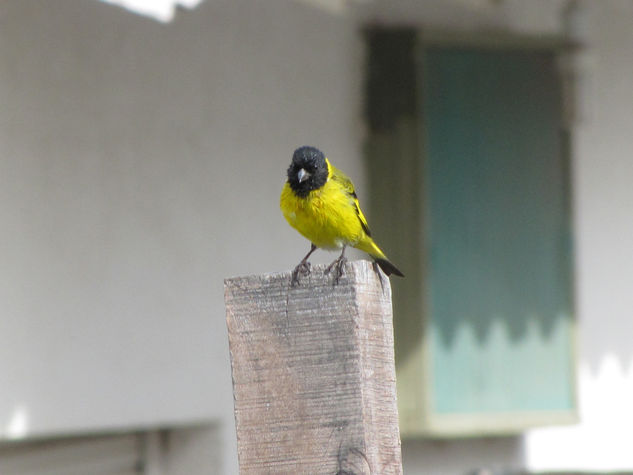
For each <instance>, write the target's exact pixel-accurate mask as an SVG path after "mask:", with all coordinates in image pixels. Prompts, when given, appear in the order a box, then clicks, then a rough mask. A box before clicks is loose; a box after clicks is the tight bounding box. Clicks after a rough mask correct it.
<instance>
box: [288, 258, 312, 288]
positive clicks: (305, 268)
mask: <svg viewBox="0 0 633 475" xmlns="http://www.w3.org/2000/svg"><path fill="white" fill-rule="evenodd" d="M310 271H311V266H310V263H309V262H308V261H305V260H304V261H301V262H299V265H298V266H297V267H295V269H294V270H293V271H292V278H291V280H290V284H291V285H292V286H293V287H294V286H295V285H299V275H310Z"/></svg>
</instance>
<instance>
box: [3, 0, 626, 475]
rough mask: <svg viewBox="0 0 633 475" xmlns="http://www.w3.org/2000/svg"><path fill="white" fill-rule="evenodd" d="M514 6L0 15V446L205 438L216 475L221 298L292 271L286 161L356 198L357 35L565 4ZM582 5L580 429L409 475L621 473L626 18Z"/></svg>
mask: <svg viewBox="0 0 633 475" xmlns="http://www.w3.org/2000/svg"><path fill="white" fill-rule="evenodd" d="M318 4H320V5H321V6H319V5H318ZM530 5H531V6H530V7H528V6H527V2H524V1H521V0H512V1H505V2H488V1H483V0H453V1H451V2H445V1H440V0H426V1H424V2H420V1H415V0H392V1H389V2H387V1H356V2H349V3H348V2H335V1H325V0H323V1H320V2H318V1H316V0H314V1H311V0H303V1H301V2H298V1H292V0H268V1H266V2H256V1H248V0H206V1H205V2H203V3H202V5H201V6H199V7H198V8H197V9H196V10H193V11H181V12H179V13H178V14H177V16H176V18H175V20H174V21H173V22H171V23H167V24H161V23H158V22H155V21H153V20H150V19H146V18H143V17H140V16H136V15H133V14H130V13H129V12H127V11H125V10H122V9H118V8H116V7H113V6H110V5H106V4H102V3H98V2H95V1H87V0H64V1H63V2H62V1H59V2H50V1H47V0H5V1H4V2H1V3H0V223H2V231H3V232H2V233H0V249H1V250H2V252H0V388H2V390H0V437H11V436H32V435H41V434H46V433H60V432H64V433H67V432H75V431H100V430H105V429H108V428H121V427H128V428H136V427H140V426H157V425H170V424H181V423H186V422H188V421H196V422H199V421H217V422H219V423H220V424H221V426H222V427H223V431H224V432H223V436H222V445H223V452H224V455H225V458H226V460H227V463H226V464H225V465H224V472H225V473H235V470H236V461H235V439H234V434H233V418H232V399H231V382H230V372H229V363H228V349H227V345H226V330H225V324H224V310H223V302H222V293H223V289H222V279H223V278H224V277H226V276H230V275H236V274H243V273H258V272H267V271H272V270H280V269H287V268H290V267H291V266H293V265H294V264H295V263H296V262H297V260H298V259H299V258H300V257H301V255H302V254H303V253H304V252H305V251H306V250H307V247H306V243H305V242H304V241H303V239H302V238H300V237H299V236H298V235H296V233H295V232H294V231H292V230H291V229H290V228H289V227H288V226H287V225H286V224H285V222H284V221H283V218H282V217H281V215H280V213H279V211H278V194H279V189H280V187H281V184H282V182H283V179H284V172H285V169H286V167H287V165H288V162H289V159H290V154H291V152H292V149H293V148H294V147H295V146H297V145H300V144H306V143H310V144H315V145H319V146H320V147H322V148H323V149H324V150H325V151H326V152H327V153H328V155H330V158H332V159H333V160H334V161H335V163H337V164H338V165H339V166H340V167H341V168H343V169H344V170H346V171H347V172H348V173H349V174H350V175H352V176H353V177H354V179H355V182H356V184H357V185H358V188H359V190H360V197H361V200H362V198H363V196H365V193H367V190H366V189H365V187H364V186H363V185H364V175H363V166H362V160H361V154H360V147H361V143H362V120H361V112H362V107H361V93H362V92H361V91H362V79H363V72H362V66H363V56H362V54H363V51H362V41H361V38H360V35H359V33H358V30H359V29H360V28H361V27H362V26H363V25H365V24H367V23H372V22H380V23H393V24H401V23H406V24H415V25H430V26H435V27H448V28H457V29H467V30H472V29H477V28H502V27H508V28H513V29H515V30H517V31H522V32H531V33H538V32H556V31H559V30H561V28H562V21H561V11H562V8H563V6H564V5H565V2H564V1H546V0H538V1H534V2H530ZM579 5H580V10H581V12H582V14H583V15H585V16H584V17H581V18H580V20H579V25H580V26H579V33H578V34H579V35H580V36H581V39H583V40H585V41H586V43H587V47H588V48H587V51H586V53H584V54H583V56H581V58H580V63H579V65H580V67H579V71H580V74H581V76H580V82H579V84H580V86H581V87H580V89H579V100H580V105H581V114H582V116H581V119H582V120H581V121H580V122H578V124H577V129H576V131H575V136H574V137H575V140H574V148H575V150H574V189H575V212H576V217H575V226H576V236H577V249H578V255H577V267H578V274H577V276H578V279H577V294H578V297H577V309H578V315H579V355H580V368H581V372H580V403H581V415H582V417H583V423H582V424H581V425H579V426H575V427H571V428H558V429H543V430H538V431H533V432H532V433H530V434H529V435H528V436H527V437H526V438H522V437H515V438H498V439H482V440H476V439H473V440H461V441H446V442H432V441H416V442H412V441H405V442H404V443H403V456H404V463H405V470H406V472H407V473H410V474H415V473H420V474H422V473H424V474H427V473H431V474H439V473H447V474H454V473H466V472H467V471H471V470H473V469H476V468H482V467H485V468H492V469H496V470H508V469H518V468H521V467H526V466H527V467H529V468H534V469H548V468H577V469H600V470H602V469H607V468H619V469H633V455H632V453H633V452H632V451H630V450H629V448H628V446H627V444H626V441H628V440H631V435H632V434H631V433H630V429H627V427H628V428H630V427H633V413H632V411H631V409H630V407H629V406H630V402H629V401H631V400H633V398H632V396H633V369H632V368H633V364H632V363H633V349H632V348H633V345H631V343H630V342H631V341H633V323H631V322H632V321H633V320H631V316H630V309H631V308H633V305H632V304H633V301H632V300H631V299H632V297H631V295H632V294H631V292H630V290H629V287H630V282H632V281H633V254H632V251H631V245H630V243H631V242H633V227H632V226H633V225H632V224H631V219H630V214H631V210H633V187H631V186H630V177H631V176H633V161H632V160H631V159H630V156H632V155H633V150H632V148H633V146H632V145H631V142H630V137H631V136H633V133H632V132H633V130H631V128H632V127H633V126H632V125H631V124H633V103H632V101H633V95H631V91H630V84H631V78H632V77H633V66H632V65H633V57H631V56H632V55H633V53H632V50H631V48H630V47H629V46H630V45H631V44H633V30H632V29H631V28H630V25H631V24H632V22H633V6H632V5H631V3H630V2H628V1H627V0H604V1H603V2H600V5H599V6H597V5H595V4H594V2H590V1H581V2H580V4H579ZM333 6H334V7H335V8H334V7H333ZM331 257H332V256H330V255H325V253H322V254H321V255H320V256H318V257H317V259H316V260H317V261H321V262H325V261H327V260H329V259H330V258H331ZM5 388H10V389H9V390H6V389H5ZM209 434H210V433H208V434H207V435H201V436H200V437H198V438H197V439H196V440H197V441H198V443H196V444H193V445H192V446H193V447H197V449H196V453H200V452H199V451H200V448H199V445H200V442H201V441H203V440H215V439H214V438H213V437H212V436H211V435H209ZM552 447H554V448H555V449H556V450H552ZM588 448H591V450H589V449H588ZM180 453H186V450H184V451H182V452H180ZM182 463H187V462H185V461H184V459H183V462H182ZM191 473H192V475H193V472H191ZM200 473H210V472H208V471H206V468H202V469H201V472H200Z"/></svg>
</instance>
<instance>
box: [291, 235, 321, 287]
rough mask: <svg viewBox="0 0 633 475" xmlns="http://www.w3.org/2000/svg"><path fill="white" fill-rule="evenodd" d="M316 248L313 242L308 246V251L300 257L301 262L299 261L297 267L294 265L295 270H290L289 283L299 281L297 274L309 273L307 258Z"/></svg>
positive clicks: (295, 283)
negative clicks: (290, 277) (290, 278)
mask: <svg viewBox="0 0 633 475" xmlns="http://www.w3.org/2000/svg"><path fill="white" fill-rule="evenodd" d="M316 248H317V247H316V246H315V245H314V244H312V245H311V246H310V251H309V252H308V253H307V254H306V256H305V257H304V258H303V259H301V262H299V264H298V265H297V267H295V270H293V271H292V280H291V284H292V285H293V286H295V285H297V284H298V283H299V274H306V275H307V274H309V273H310V263H309V262H308V258H309V257H310V254H312V253H313V252H314V251H316Z"/></svg>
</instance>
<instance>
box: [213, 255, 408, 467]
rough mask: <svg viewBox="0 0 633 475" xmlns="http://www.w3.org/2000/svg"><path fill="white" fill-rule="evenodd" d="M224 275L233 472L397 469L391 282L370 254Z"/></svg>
mask: <svg viewBox="0 0 633 475" xmlns="http://www.w3.org/2000/svg"><path fill="white" fill-rule="evenodd" d="M324 268H325V266H316V267H315V268H313V270H312V273H311V274H310V276H308V277H303V278H302V279H301V282H300V284H299V285H298V286H295V287H291V286H290V273H289V272H287V273H280V274H266V275H260V276H249V277H237V278H233V279H227V280H226V281H225V302H226V311H227V326H228V330H229V345H230V351H231V365H232V371H233V390H234V399H235V421H236V427H237V438H238V456H239V463H240V473H242V474H252V473H257V474H261V473H271V474H273V473H274V474H282V473H288V474H300V473H305V474H336V473H339V474H352V473H353V474H370V473H371V474H380V475H383V474H384V475H386V474H399V473H402V464H401V456H400V436H399V432H398V413H397V406H396V386H395V368H394V355H393V327H392V310H391V288H390V286H389V281H388V279H387V278H386V277H385V276H384V275H383V276H382V279H381V278H380V277H379V275H378V274H377V273H376V272H375V271H374V269H373V267H372V265H371V263H369V262H366V261H357V262H353V263H348V264H346V266H345V274H344V276H343V277H342V278H341V280H340V282H339V284H338V285H333V277H332V275H327V274H324Z"/></svg>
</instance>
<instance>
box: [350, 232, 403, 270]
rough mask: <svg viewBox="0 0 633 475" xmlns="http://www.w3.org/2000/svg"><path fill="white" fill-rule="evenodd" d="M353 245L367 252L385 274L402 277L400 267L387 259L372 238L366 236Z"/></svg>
mask: <svg viewBox="0 0 633 475" xmlns="http://www.w3.org/2000/svg"><path fill="white" fill-rule="evenodd" d="M355 247H356V248H357V249H360V250H361V251H364V252H366V253H367V254H369V255H370V256H371V257H372V258H373V259H374V261H376V264H378V265H379V266H380V268H381V269H382V271H383V272H384V273H385V274H387V275H391V274H395V275H397V276H400V277H404V274H403V273H402V272H401V271H400V269H398V268H397V267H396V266H394V265H393V264H392V263H391V261H389V259H387V256H385V253H384V252H382V251H381V250H380V248H379V247H378V246H377V245H376V243H375V242H374V241H373V239H371V238H368V239H366V240H362V241H361V242H359V243H358V244H357V245H356V246H355Z"/></svg>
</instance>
